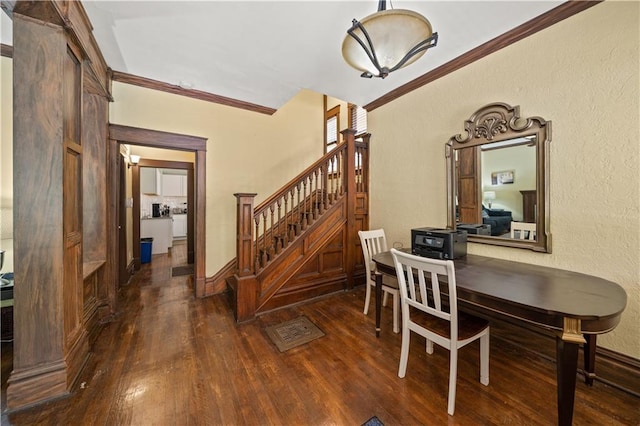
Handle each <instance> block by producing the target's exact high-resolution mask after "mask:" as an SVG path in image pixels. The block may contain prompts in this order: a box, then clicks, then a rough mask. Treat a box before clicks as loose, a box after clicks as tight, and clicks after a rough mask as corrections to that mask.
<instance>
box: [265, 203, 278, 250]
mask: <svg viewBox="0 0 640 426" xmlns="http://www.w3.org/2000/svg"><path fill="white" fill-rule="evenodd" d="M274 209H275V206H274V205H273V204H271V205H270V206H269V211H270V212H271V215H270V216H271V226H270V227H269V260H272V259H273V258H274V257H275V255H276V236H275V235H274V234H273V227H274V225H275V224H274V222H273V213H274V211H275V210H274ZM265 225H266V224H265ZM266 233H267V231H266V230H265V234H266Z"/></svg>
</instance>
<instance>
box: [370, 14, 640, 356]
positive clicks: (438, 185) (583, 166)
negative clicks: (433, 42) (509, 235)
mask: <svg viewBox="0 0 640 426" xmlns="http://www.w3.org/2000/svg"><path fill="white" fill-rule="evenodd" d="M639 9H640V3H638V2H603V3H601V4H599V5H597V6H595V7H592V8H590V9H588V10H587V11H585V12H582V13H580V14H578V15H576V16H573V17H571V18H569V19H567V20H565V21H562V22H560V23H558V24H556V25H554V26H552V27H550V28H547V29H546V30H544V31H541V32H539V33H537V34H535V35H533V36H531V37H529V38H527V39H525V40H522V41H520V42H518V43H516V44H515V45H512V46H509V47H507V48H505V49H502V50H501V51H499V52H496V53H494V54H492V55H490V56H488V57H486V58H484V59H482V60H479V61H477V62H475V63H473V64H471V65H470V66H467V67H465V68H464V69H461V70H459V71H457V72H455V73H453V74H450V75H448V76H446V77H444V78H441V79H439V80H437V81H435V82H433V83H431V84H429V85H427V86H424V87H422V88H420V89H418V90H415V91H414V92H412V93H410V94H408V95H405V96H403V97H402V98H400V99H398V100H396V101H394V102H392V103H390V104H387V105H385V106H383V107H381V108H378V109H376V110H374V111H372V112H371V113H370V114H369V128H370V131H371V133H372V141H371V143H372V146H371V155H372V158H371V169H372V171H371V177H372V188H371V192H372V193H371V226H372V227H384V228H385V230H386V231H387V236H388V238H389V239H390V242H394V241H396V242H401V243H403V244H404V245H405V246H407V245H409V230H410V229H411V228H412V227H418V226H445V225H446V222H447V221H446V205H445V200H446V180H445V179H446V178H445V158H444V145H445V143H446V142H447V140H448V139H449V138H450V137H451V136H452V135H455V134H458V133H461V132H462V131H463V122H464V120H466V119H468V118H469V116H470V115H471V114H472V113H473V112H475V111H476V110H477V109H478V108H480V107H481V106H483V105H486V104H488V103H490V102H496V101H501V102H506V103H508V104H511V105H520V107H521V108H520V112H521V113H522V115H523V116H540V117H543V118H544V119H546V120H551V121H552V122H553V129H552V131H553V134H552V142H551V149H550V162H551V181H550V189H551V199H550V200H549V204H550V210H551V225H550V226H551V233H552V237H553V239H552V245H553V247H552V248H553V253H552V254H539V253H533V252H530V251H528V250H518V249H509V248H500V247H494V246H488V245H481V244H470V247H469V251H470V252H471V253H474V254H481V255H486V256H493V257H504V258H507V259H512V260H517V261H523V262H528V263H532V264H540V265H546V266H552V267H558V268H564V269H569V270H573V271H578V272H583V273H587V274H592V275H596V276H599V277H602V278H605V279H608V280H612V281H615V282H617V283H619V284H620V285H622V286H623V287H624V288H625V290H626V292H627V295H628V303H627V308H626V310H625V312H624V314H623V318H622V321H621V323H620V325H619V326H618V327H617V328H616V329H615V330H614V331H613V332H611V333H608V334H605V335H603V336H602V337H600V338H599V344H600V345H602V346H604V347H607V348H610V349H613V350H616V351H618V352H621V353H624V354H627V355H630V356H633V357H635V358H640V329H639V324H640V176H639V175H640V173H639V170H640V142H639V141H640V130H639V129H640V121H639V117H640V111H639V104H638V100H639V98H640V93H639V89H638V87H639V80H640V73H639V70H638V68H639V63H640V60H639V39H640V37H639V35H640V34H639V31H640V30H639V29H640V23H639V16H640V10H639ZM443 39H444V35H443ZM442 46H444V44H442ZM440 48H444V47H440V46H439V47H438V49H440ZM428 56H429V55H428V54H427V55H426V56H425V57H424V58H422V59H421V60H420V61H428V60H429V59H428ZM420 61H419V62H418V63H416V64H414V65H412V66H419V63H420ZM399 72H402V71H399ZM389 78H393V75H392V76H390V77H389Z"/></svg>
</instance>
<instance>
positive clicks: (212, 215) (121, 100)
mask: <svg viewBox="0 0 640 426" xmlns="http://www.w3.org/2000/svg"><path fill="white" fill-rule="evenodd" d="M113 97H114V99H115V102H113V103H112V105H111V111H110V121H111V122H112V123H116V124H122V125H128V126H136V127H142V128H148V129H153V130H161V131H167V132H175V133H182V134H188V135H193V136H201V137H205V138H208V142H207V217H206V227H207V239H206V241H207V242H206V244H207V256H206V274H207V276H211V275H213V274H214V273H216V272H217V271H218V270H220V268H222V267H223V266H224V265H225V264H226V263H227V262H229V261H230V260H231V259H233V258H234V257H235V255H236V253H235V240H236V234H235V231H236V199H235V197H234V196H233V194H234V193H236V192H249V193H257V194H258V195H257V197H256V204H258V203H260V202H261V201H262V200H264V199H265V198H266V197H268V196H270V195H271V194H272V193H273V192H274V191H275V190H276V189H278V188H280V187H281V186H282V185H283V184H285V183H286V182H288V181H289V180H290V179H291V178H293V177H294V176H295V175H296V174H298V173H299V172H301V171H302V170H304V169H305V168H306V167H307V166H309V165H311V163H312V162H313V161H315V160H317V159H318V158H319V157H320V155H321V154H322V152H323V151H322V150H323V141H322V137H323V130H322V126H323V124H322V117H323V110H322V95H320V94H317V93H313V92H310V91H302V92H300V93H299V94H298V95H297V96H296V97H294V98H293V99H292V100H291V101H290V102H289V103H287V104H286V105H284V106H283V107H282V108H280V109H279V110H278V112H276V113H275V114H274V115H272V116H269V115H264V114H258V113H254V112H250V111H245V110H241V109H237V108H230V107H226V106H222V105H218V104H213V103H210V102H204V101H199V100H196V99H191V98H186V97H183V96H177V95H172V94H168V93H164V92H159V91H155V90H149V89H144V88H140V87H136V86H131V85H127V84H120V83H114V84H113ZM133 150H134V152H135V150H136V148H134V149H133Z"/></svg>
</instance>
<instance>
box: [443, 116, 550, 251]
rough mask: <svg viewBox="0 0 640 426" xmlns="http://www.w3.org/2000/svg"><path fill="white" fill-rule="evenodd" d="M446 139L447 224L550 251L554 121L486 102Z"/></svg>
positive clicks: (473, 237) (484, 239) (476, 238)
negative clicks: (550, 188) (550, 147)
mask: <svg viewBox="0 0 640 426" xmlns="http://www.w3.org/2000/svg"><path fill="white" fill-rule="evenodd" d="M464 129H465V131H466V134H458V135H456V136H453V137H451V139H449V142H447V145H446V157H447V212H448V224H447V225H448V227H449V228H454V229H464V230H466V231H467V232H468V241H471V242H474V243H483V244H493V245H500V246H508V247H516V248H525V249H530V250H534V251H539V252H546V253H550V252H551V235H550V233H549V206H548V204H547V202H548V199H549V142H550V141H551V122H550V121H545V120H543V119H542V118H540V117H530V118H526V119H523V118H521V117H520V107H519V106H514V107H512V106H509V105H507V104H504V103H493V104H489V105H486V106H484V107H482V108H480V109H479V110H478V111H476V112H475V113H474V114H473V115H472V116H471V117H470V118H469V119H468V120H467V121H466V122H465V123H464Z"/></svg>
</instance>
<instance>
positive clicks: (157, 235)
mask: <svg viewBox="0 0 640 426" xmlns="http://www.w3.org/2000/svg"><path fill="white" fill-rule="evenodd" d="M149 237H150V238H153V243H152V245H151V254H162V253H168V252H169V248H170V247H173V226H172V222H171V218H170V217H166V216H165V217H154V218H149V219H142V220H141V221H140V238H149Z"/></svg>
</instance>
